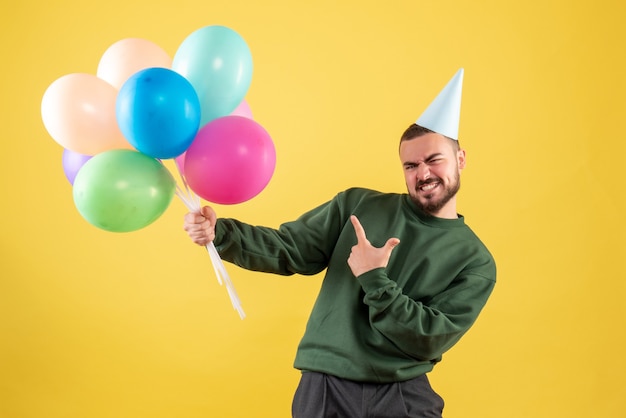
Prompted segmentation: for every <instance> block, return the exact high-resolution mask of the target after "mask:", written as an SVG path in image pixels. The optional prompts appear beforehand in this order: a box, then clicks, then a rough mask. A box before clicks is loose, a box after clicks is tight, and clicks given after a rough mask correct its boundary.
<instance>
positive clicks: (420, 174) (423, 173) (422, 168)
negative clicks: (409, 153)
mask: <svg viewBox="0 0 626 418" xmlns="http://www.w3.org/2000/svg"><path fill="white" fill-rule="evenodd" d="M416 174H417V179H418V180H420V181H424V180H428V178H429V177H430V169H429V168H428V166H427V165H426V164H420V165H418V166H417V173H416Z"/></svg>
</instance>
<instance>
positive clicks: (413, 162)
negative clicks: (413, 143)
mask: <svg viewBox="0 0 626 418" xmlns="http://www.w3.org/2000/svg"><path fill="white" fill-rule="evenodd" d="M443 155H444V154H443V153H442V152H435V153H434V154H430V155H429V156H427V157H426V158H424V162H429V161H432V160H434V159H435V158H437V157H442V156H443ZM412 164H419V163H418V162H416V161H405V162H403V163H402V165H412Z"/></svg>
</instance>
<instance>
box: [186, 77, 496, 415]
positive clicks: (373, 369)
mask: <svg viewBox="0 0 626 418" xmlns="http://www.w3.org/2000/svg"><path fill="white" fill-rule="evenodd" d="M458 74H459V73H457V76H455V79H453V80H452V81H455V82H456V83H457V89H460V83H458ZM460 74H461V77H462V72H461V73H460ZM452 81H451V82H452ZM449 86H450V83H449V85H448V86H446V89H444V90H443V91H442V94H443V93H445V95H446V96H449V95H450V92H449V91H448V90H450V88H449ZM452 90H454V88H452ZM453 93H454V92H453ZM455 95H456V96H455ZM440 96H441V94H440ZM452 97H453V98H454V97H457V98H458V99H459V100H460V92H458V93H454V94H452ZM438 99H440V97H438V98H437V99H436V100H435V102H433V104H436V102H437V100H438ZM444 99H445V98H444ZM443 101H444V102H446V103H447V102H448V101H449V100H443ZM439 102H441V100H439ZM457 102H458V103H457V104H458V105H459V106H460V102H459V101H458V100H457ZM436 105H437V106H439V107H441V106H440V105H441V103H439V104H436ZM431 106H433V105H432V104H431ZM446 106H448V107H449V105H447V104H446V105H445V106H443V108H440V109H439V110H438V112H436V113H441V112H442V111H444V110H445V109H446V108H447V107H446ZM429 109H430V108H429ZM441 109H444V110H441ZM427 113H428V112H425V114H427ZM457 114H458V112H457ZM423 116H424V115H423ZM452 120H453V123H452V130H450V129H449V128H450V123H449V122H450V120H447V121H445V122H443V123H442V122H441V121H440V120H435V121H434V122H433V121H432V120H429V119H428V118H423V117H421V118H420V119H418V122H420V125H417V124H412V125H411V126H409V128H408V129H407V130H406V131H405V132H404V134H403V135H402V137H401V141H400V152H399V154H400V160H401V163H402V167H403V171H404V177H405V181H406V185H407V191H408V193H407V194H394V193H380V192H376V191H373V190H368V189H363V188H352V189H348V190H346V191H344V192H341V193H339V194H338V195H336V196H335V197H334V198H333V199H332V200H331V201H329V202H327V203H324V204H322V205H321V206H319V207H317V208H315V209H313V210H311V211H309V212H307V213H305V214H304V215H302V216H300V217H299V218H298V219H297V220H295V221H292V222H287V223H284V224H282V225H281V226H280V227H279V228H278V229H273V228H267V227H255V226H251V225H248V224H245V223H242V222H240V221H238V220H235V219H219V220H218V219H217V216H216V214H215V212H214V211H213V210H212V209H211V208H210V207H207V206H205V207H204V208H202V212H201V213H188V214H187V215H186V216H185V225H184V228H185V230H186V231H187V233H188V234H189V236H190V237H191V239H192V240H193V241H194V242H195V243H197V244H199V245H206V244H207V243H209V242H210V241H214V243H215V245H216V247H217V249H218V251H219V253H220V255H221V257H222V258H223V259H225V260H227V261H230V262H233V263H235V264H237V265H239V266H241V267H244V268H247V269H250V270H256V271H263V272H270V273H276V274H283V275H290V274H294V273H297V274H315V273H318V272H321V271H323V270H324V269H326V274H325V277H324V281H323V283H322V286H321V289H320V293H319V295H318V298H317V300H316V302H315V305H314V307H313V311H312V312H311V316H310V318H309V321H308V324H307V327H306V331H305V334H304V336H303V337H302V340H301V342H300V344H299V347H298V351H297V354H296V359H295V364H294V366H295V367H296V368H297V369H300V370H302V372H303V373H302V378H301V381H300V384H299V386H298V389H297V391H296V394H295V396H294V401H293V409H292V413H293V416H294V417H296V418H323V417H348V418H354V417H370V416H371V417H416V416H419V417H441V414H442V410H443V400H442V399H441V397H440V396H439V395H437V393H436V392H435V391H434V390H433V389H432V388H431V386H430V384H429V382H428V379H427V377H426V373H428V372H429V371H431V370H432V369H433V367H434V365H435V364H436V363H437V362H439V361H440V360H441V358H442V354H443V353H444V352H446V351H447V350H448V349H450V348H451V347H452V346H453V345H454V344H455V343H456V342H457V341H459V339H460V338H461V337H462V336H463V334H465V332H467V330H468V329H469V328H470V327H471V325H472V324H473V323H474V321H475V320H476V318H477V317H478V314H479V313H480V311H481V309H482V308H483V306H484V305H485V303H486V301H487V299H488V297H489V295H490V294H491V291H492V289H493V287H494V285H495V277H496V268H495V262H494V260H493V258H492V256H491V254H490V253H489V251H488V250H487V248H485V246H484V245H483V244H482V243H481V241H480V240H479V239H478V237H477V236H476V235H475V234H474V233H473V232H472V230H471V229H470V228H469V227H468V226H467V225H466V224H465V221H464V218H463V216H462V215H458V214H457V212H456V195H457V191H458V190H459V186H460V173H461V171H462V170H463V168H464V167H465V151H464V150H462V149H461V148H460V147H459V144H458V141H457V140H456V138H457V132H456V130H457V129H458V128H457V126H456V124H458V119H457V122H454V117H453V118H452ZM422 125H427V126H428V125H430V126H429V127H428V128H426V127H424V126H422ZM433 128H434V129H433Z"/></svg>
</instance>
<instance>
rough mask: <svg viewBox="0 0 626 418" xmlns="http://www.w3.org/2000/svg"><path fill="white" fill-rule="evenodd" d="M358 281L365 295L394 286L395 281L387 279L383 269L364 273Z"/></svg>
mask: <svg viewBox="0 0 626 418" xmlns="http://www.w3.org/2000/svg"><path fill="white" fill-rule="evenodd" d="M357 280H358V281H359V283H360V284H361V287H362V288H363V290H364V291H365V293H370V292H374V291H376V290H379V289H381V288H383V287H385V286H389V284H393V281H392V280H390V279H389V278H388V277H387V274H386V273H385V269H384V268H383V267H381V268H377V269H374V270H370V271H368V272H367V273H363V274H361V275H360V276H359V277H357Z"/></svg>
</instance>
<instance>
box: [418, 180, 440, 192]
mask: <svg viewBox="0 0 626 418" xmlns="http://www.w3.org/2000/svg"><path fill="white" fill-rule="evenodd" d="M437 186H439V182H438V181H429V182H427V183H423V184H421V185H419V186H418V187H417V189H418V190H419V191H421V192H430V191H432V190H433V189H435V187H437Z"/></svg>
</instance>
